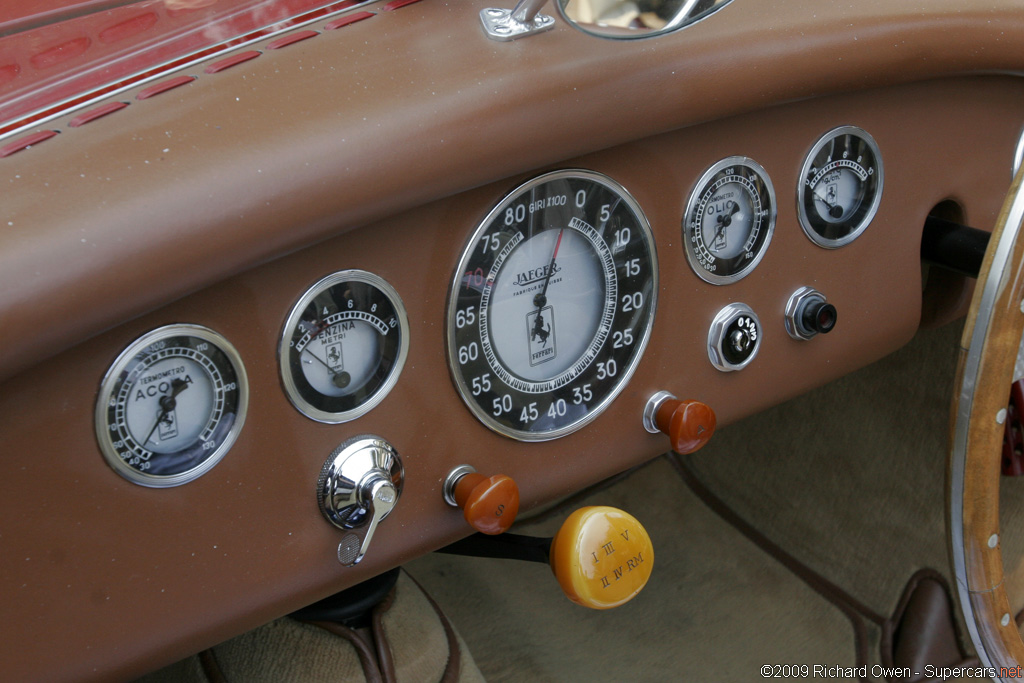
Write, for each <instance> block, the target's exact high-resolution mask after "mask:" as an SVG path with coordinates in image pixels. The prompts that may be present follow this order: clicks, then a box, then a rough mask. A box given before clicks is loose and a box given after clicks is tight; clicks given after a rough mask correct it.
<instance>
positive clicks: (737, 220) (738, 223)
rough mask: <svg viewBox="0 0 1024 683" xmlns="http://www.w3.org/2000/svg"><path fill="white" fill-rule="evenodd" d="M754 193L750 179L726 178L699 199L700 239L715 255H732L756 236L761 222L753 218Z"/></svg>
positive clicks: (736, 253)
mask: <svg viewBox="0 0 1024 683" xmlns="http://www.w3.org/2000/svg"><path fill="white" fill-rule="evenodd" d="M756 197H757V194H756V191H755V190H754V188H753V186H752V184H751V183H749V182H742V183H738V182H727V183H725V184H723V185H720V186H718V187H715V189H714V191H713V192H712V193H711V194H709V195H707V197H706V198H705V201H703V202H701V208H702V209H703V210H702V211H700V214H701V221H700V230H701V241H702V242H703V246H704V247H705V248H706V249H707V251H708V252H709V253H710V254H712V255H713V256H714V257H715V258H716V259H734V258H736V257H737V256H739V255H740V254H742V253H744V252H745V251H747V250H749V248H750V243H751V241H752V240H756V239H757V232H758V231H759V230H760V227H761V226H760V224H759V221H756V220H755V217H756V214H757V212H758V211H759V208H758V209H755V208H754V206H753V204H754V201H753V199H754V198H756Z"/></svg>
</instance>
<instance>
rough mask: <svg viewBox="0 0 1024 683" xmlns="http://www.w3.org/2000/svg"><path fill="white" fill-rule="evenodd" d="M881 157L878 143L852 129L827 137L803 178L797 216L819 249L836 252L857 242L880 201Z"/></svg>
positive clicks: (812, 155) (811, 156)
mask: <svg viewBox="0 0 1024 683" xmlns="http://www.w3.org/2000/svg"><path fill="white" fill-rule="evenodd" d="M882 180H883V175H882V155H881V154H880V153H879V151H878V145H877V144H876V143H875V140H874V138H872V137H871V136H870V135H868V134H867V132H865V131H863V130H861V129H860V128H856V127H854V126H842V127H840V128H835V129H833V130H830V131H829V132H827V133H825V135H824V136H822V138H821V139H820V140H818V142H816V143H815V144H814V147H813V148H811V153H810V154H808V155H807V159H806V160H805V161H804V166H803V170H802V171H801V173H800V185H799V187H798V189H797V212H798V213H799V215H800V225H801V226H802V227H803V229H804V232H805V233H807V236H808V237H809V238H811V241H812V242H814V243H815V244H817V245H819V246H822V247H825V248H826V249H836V248H838V247H841V246H843V245H845V244H849V243H850V242H852V241H853V240H855V239H857V237H859V236H860V234H861V233H862V232H864V229H865V228H867V227H868V224H869V223H870V222H871V219H872V218H874V216H875V212H877V211H878V205H879V203H880V202H881V201H882Z"/></svg>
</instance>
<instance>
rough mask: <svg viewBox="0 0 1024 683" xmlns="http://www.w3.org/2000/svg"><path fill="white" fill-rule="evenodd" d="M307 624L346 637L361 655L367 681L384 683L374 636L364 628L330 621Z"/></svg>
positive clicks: (360, 659)
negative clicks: (353, 627) (373, 640)
mask: <svg viewBox="0 0 1024 683" xmlns="http://www.w3.org/2000/svg"><path fill="white" fill-rule="evenodd" d="M306 623H307V624H310V625H312V626H316V627H318V628H322V629H323V630H325V631H327V632H328V633H333V634H334V635H336V636H339V637H341V638H344V639H345V640H347V641H348V642H350V643H351V644H352V647H354V648H355V649H356V653H357V654H358V655H359V663H360V664H362V666H363V675H364V676H366V683H384V677H383V676H382V675H381V672H380V667H378V665H377V657H376V653H375V652H374V647H373V643H372V642H371V641H372V636H371V635H370V634H369V633H368V632H365V631H363V630H358V631H357V630H356V629H352V628H349V627H348V626H342V625H341V624H335V623H333V622H330V621H307V622H306Z"/></svg>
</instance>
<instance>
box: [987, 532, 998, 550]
mask: <svg viewBox="0 0 1024 683" xmlns="http://www.w3.org/2000/svg"><path fill="white" fill-rule="evenodd" d="M997 545H999V534H992V535H991V536H989V537H988V547H989V548H995V547H996V546H997Z"/></svg>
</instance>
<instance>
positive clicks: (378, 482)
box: [316, 435, 404, 566]
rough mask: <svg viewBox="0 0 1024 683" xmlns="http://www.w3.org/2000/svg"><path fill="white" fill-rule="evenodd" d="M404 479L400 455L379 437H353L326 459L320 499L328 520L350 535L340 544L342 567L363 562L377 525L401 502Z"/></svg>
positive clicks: (339, 559) (319, 485) (319, 488)
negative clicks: (399, 500)
mask: <svg viewBox="0 0 1024 683" xmlns="http://www.w3.org/2000/svg"><path fill="white" fill-rule="evenodd" d="M403 480H404V471H403V469H402V461H401V459H400V458H399V457H398V451H396V450H395V448H394V446H392V445H391V444H390V443H388V442H387V441H385V440H384V439H382V438H380V437H379V436H373V435H363V436H357V437H353V438H352V439H349V440H348V441H346V442H345V443H343V444H341V445H340V446H338V448H336V449H335V451H334V452H333V453H331V456H330V457H329V458H327V462H325V463H324V466H323V469H322V470H321V471H320V478H319V479H318V481H317V487H316V489H317V492H316V498H317V502H318V503H319V504H320V511H321V512H322V513H323V514H324V517H326V518H327V521H328V522H330V523H331V524H333V525H334V526H336V527H338V528H339V529H341V530H343V531H346V532H347V533H346V534H345V535H344V536H343V537H342V539H341V543H339V544H338V561H339V562H341V563H342V564H343V565H345V566H351V565H354V564H357V563H358V562H359V561H360V560H361V559H363V555H365V554H366V550H367V548H369V547H370V541H372V540H373V534H374V532H375V531H376V530H377V525H378V524H380V523H381V522H382V521H384V519H385V518H386V517H387V516H388V515H389V514H391V511H392V510H394V508H395V505H396V504H397V503H398V499H399V497H400V496H401V495H402V482H403Z"/></svg>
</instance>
